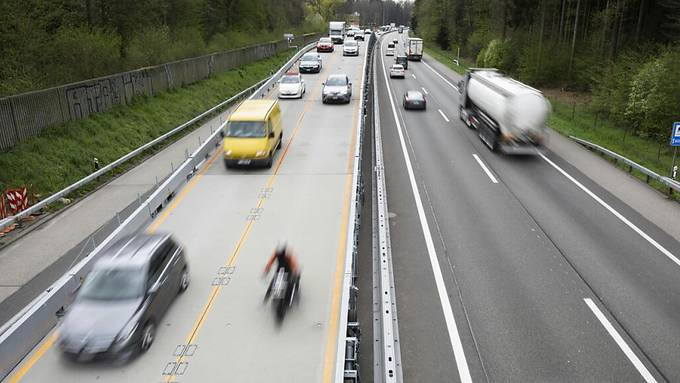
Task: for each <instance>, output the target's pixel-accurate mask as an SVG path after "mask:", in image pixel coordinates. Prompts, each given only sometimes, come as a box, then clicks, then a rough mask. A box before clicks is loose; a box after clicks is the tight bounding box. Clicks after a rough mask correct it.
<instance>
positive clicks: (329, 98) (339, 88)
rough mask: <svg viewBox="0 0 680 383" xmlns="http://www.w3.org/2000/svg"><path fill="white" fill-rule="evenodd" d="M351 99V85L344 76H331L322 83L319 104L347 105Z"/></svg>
mask: <svg viewBox="0 0 680 383" xmlns="http://www.w3.org/2000/svg"><path fill="white" fill-rule="evenodd" d="M351 99H352V83H351V82H350V81H349V77H348V76H347V75H346V74H332V75H330V76H328V79H327V80H326V82H324V83H323V90H322V93H321V102H323V103H324V104H326V103H329V102H343V103H349V102H350V100H351Z"/></svg>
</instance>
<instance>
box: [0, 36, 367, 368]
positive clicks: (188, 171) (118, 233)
mask: <svg viewBox="0 0 680 383" xmlns="http://www.w3.org/2000/svg"><path fill="white" fill-rule="evenodd" d="M313 46H314V43H311V44H308V45H307V46H305V47H304V48H302V49H301V50H299V51H298V52H297V53H296V54H295V55H294V56H293V57H292V58H291V59H290V60H289V61H288V62H287V63H286V64H284V66H283V67H281V69H280V70H279V71H278V72H276V73H275V74H274V75H273V76H271V77H270V78H268V79H266V80H265V81H264V82H263V83H262V84H261V85H260V86H259V88H258V89H257V90H256V91H255V92H253V93H252V94H251V96H250V98H256V97H263V96H264V94H266V91H267V89H271V87H272V86H273V84H275V83H276V81H277V80H278V78H279V77H280V76H281V75H282V74H284V73H285V72H286V71H287V70H288V69H289V68H290V67H291V66H292V65H293V64H294V63H295V62H296V61H297V60H298V59H299V58H300V57H301V56H302V55H303V54H304V53H306V52H307V51H309V50H310V49H311V48H312V47H313ZM249 90H252V88H249ZM249 90H246V91H244V92H247V91H249ZM239 95H241V96H242V95H243V92H242V93H240V94H239ZM239 95H237V96H235V97H234V98H232V99H230V100H232V101H233V99H236V97H238V96H239ZM227 102H229V100H227V101H225V102H224V103H222V104H225V103H227ZM206 113H207V112H206ZM197 118H198V116H197V117H196V118H194V119H192V121H194V120H196V119H197ZM187 123H188V122H187ZM183 125H184V124H183ZM178 128H179V127H178ZM178 128H176V129H178ZM223 129H224V124H222V125H221V126H220V128H219V129H218V130H216V131H215V132H213V134H211V135H210V137H209V138H208V139H207V140H206V141H205V142H203V143H202V144H201V146H200V147H199V148H198V149H197V150H196V151H194V152H193V153H192V154H191V155H189V156H188V158H187V159H186V160H185V161H184V162H183V163H182V164H181V165H180V166H178V167H177V169H176V170H175V171H174V172H173V173H172V174H171V175H170V176H169V177H168V178H167V179H166V180H165V181H164V182H163V183H162V184H161V185H160V186H159V187H158V188H157V189H156V190H155V191H154V192H153V193H152V194H151V195H150V196H149V197H148V198H147V199H146V200H145V201H144V202H143V203H142V204H141V205H140V206H139V207H138V208H137V209H136V210H135V211H134V212H133V213H132V214H131V215H130V216H129V217H128V218H127V219H125V220H124V221H123V222H122V223H121V225H120V226H118V227H117V228H116V229H115V230H114V231H113V232H112V233H111V234H110V235H109V236H108V237H107V238H106V239H105V240H104V241H103V242H102V243H101V244H99V245H98V246H97V247H96V248H95V249H94V250H93V251H92V252H90V253H89V254H88V256H87V257H85V258H84V259H83V260H81V261H80V262H78V263H77V264H76V265H75V266H74V267H73V268H71V270H69V271H68V272H67V273H66V274H64V275H63V276H62V277H61V278H59V279H58V280H57V281H56V282H55V283H53V284H52V285H51V286H50V287H49V288H48V289H46V290H45V291H44V292H43V293H42V294H41V295H39V296H38V297H37V298H35V299H34V300H33V301H32V302H31V303H30V304H28V305H27V306H26V307H25V308H24V309H22V310H21V311H20V312H19V313H18V314H17V315H15V316H14V317H13V318H12V319H11V320H10V321H8V322H7V323H6V324H5V325H4V326H3V327H2V328H0V380H1V379H4V378H5V377H6V376H7V375H9V373H10V372H11V371H12V370H13V369H14V368H15V366H16V365H17V364H19V362H21V360H22V359H23V358H24V357H25V356H26V355H28V353H29V352H31V350H32V349H33V348H34V347H35V346H36V345H37V344H38V343H39V342H40V341H41V340H42V339H43V338H44V337H45V336H46V335H47V334H49V332H50V331H51V330H52V329H53V328H54V326H55V325H56V324H57V321H58V318H59V316H60V314H61V313H63V312H64V310H65V309H66V308H67V307H68V305H69V304H70V303H71V302H72V300H73V298H74V295H75V292H76V291H77V290H78V288H79V287H80V284H81V283H82V281H83V280H84V278H85V276H86V275H87V273H88V272H89V271H90V270H91V268H92V266H93V264H94V261H96V260H97V259H98V258H99V256H100V255H101V254H102V252H103V251H104V250H105V249H106V248H107V247H108V246H110V245H111V244H113V243H114V242H115V241H117V240H118V239H120V238H121V237H124V236H126V235H130V234H133V233H136V232H139V231H140V230H142V229H143V228H144V227H145V226H146V225H148V224H149V223H150V222H151V220H153V218H154V217H155V216H156V215H157V214H158V213H159V212H161V211H162V210H163V208H164V207H165V206H167V205H168V204H169V202H170V201H171V200H172V198H173V197H174V196H175V194H176V193H177V191H178V190H179V189H180V188H181V187H183V186H184V185H185V184H186V183H187V181H188V180H190V179H191V177H192V176H193V175H194V174H196V172H197V171H198V170H199V169H200V168H201V166H202V165H204V163H205V161H206V159H207V158H208V157H209V156H210V154H211V153H212V152H213V150H215V149H216V148H217V147H218V146H219V144H220V143H221V142H222V136H223ZM167 134H170V132H169V133H167ZM159 138H160V137H159ZM157 140H158V139H157ZM157 140H154V141H152V142H155V141H157ZM150 144H151V143H149V144H147V145H149V146H152V145H150ZM147 145H145V146H143V147H141V148H139V149H137V150H143V149H142V148H147V147H148V146H147ZM135 152H137V151H135ZM129 155H130V154H128V156H129ZM128 156H125V157H123V158H128ZM110 165H113V164H110ZM116 166H117V165H116ZM104 169H105V168H102V169H101V170H104ZM108 170H110V168H109V169H108ZM108 170H107V171H108ZM94 174H98V173H93V175H92V176H90V177H93V176H94ZM355 174H356V173H355ZM99 175H100V174H99ZM88 178H89V177H88ZM79 182H83V180H81V181H79ZM74 185H75V184H74ZM74 185H71V186H70V187H69V188H71V187H73V186H74ZM71 190H72V189H71ZM352 243H353V242H352ZM343 355H344V353H343Z"/></svg>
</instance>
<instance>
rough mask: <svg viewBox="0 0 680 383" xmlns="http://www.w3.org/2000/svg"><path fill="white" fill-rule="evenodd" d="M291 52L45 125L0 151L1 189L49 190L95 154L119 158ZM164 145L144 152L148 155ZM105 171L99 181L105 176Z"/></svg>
mask: <svg viewBox="0 0 680 383" xmlns="http://www.w3.org/2000/svg"><path fill="white" fill-rule="evenodd" d="M290 53H291V52H290V51H288V52H283V53H280V54H279V55H277V56H274V57H271V58H269V59H265V60H261V61H258V62H255V63H252V64H248V65H245V66H243V67H241V68H237V69H233V70H230V71H227V72H225V73H223V74H221V75H218V76H215V77H212V78H210V79H207V80H203V81H200V82H197V83H195V84H192V85H190V86H187V87H184V88H180V89H176V90H173V91H169V92H165V93H162V94H160V95H157V96H156V97H153V98H138V99H137V100H136V101H135V102H134V103H133V104H132V105H131V106H119V107H116V108H114V109H112V110H110V111H109V112H106V113H100V114H95V115H93V116H92V117H90V118H88V119H85V120H80V121H76V122H72V123H68V124H66V125H63V126H60V127H55V128H49V129H46V130H45V131H43V133H41V134H40V135H39V136H37V137H35V138H32V139H29V140H27V141H25V142H22V143H20V144H19V145H17V146H15V147H14V148H12V149H10V150H9V151H7V152H2V153H0V169H3V171H2V172H0V190H4V189H5V188H8V187H17V186H24V185H31V186H32V188H33V190H34V192H35V193H36V194H39V195H43V196H45V195H49V194H51V193H54V192H55V191H58V190H60V189H62V188H64V187H66V186H68V185H70V184H71V183H73V182H75V181H77V180H78V179H81V178H83V177H85V176H87V175H88V174H90V173H92V172H93V171H94V168H93V158H94V157H97V158H98V159H99V161H100V164H101V165H102V166H103V165H105V164H107V163H110V162H112V161H114V160H116V159H118V158H120V157H121V156H123V155H124V154H126V153H128V152H130V151H132V150H134V149H136V148H137V147H139V146H141V145H143V144H144V143H146V142H149V141H151V140H152V139H154V138H156V137H158V136H160V135H162V134H163V133H165V132H167V131H169V130H171V129H172V128H174V127H176V126H177V125H179V124H181V123H183V122H185V121H187V120H189V119H191V118H192V117H194V116H196V115H198V114H200V113H202V112H204V111H205V110H207V109H209V108H210V107H212V106H214V105H215V104H217V103H219V102H220V101H223V100H225V99H227V98H229V97H231V96H233V95H235V94H236V93H238V92H240V91H241V90H243V89H245V88H247V87H249V86H250V85H252V84H254V83H256V82H257V81H259V80H262V79H263V78H265V77H266V76H268V75H269V74H270V72H271V71H273V70H276V69H278V68H279V67H280V66H281V65H283V63H284V62H285V61H286V60H288V58H289V57H290ZM196 126H198V125H196ZM189 130H190V129H187V131H189ZM176 138H177V137H175V139H176ZM168 143H169V142H166V143H165V144H164V145H167V144H168ZM164 145H159V146H158V147H156V148H154V149H152V150H151V151H150V152H149V153H146V154H147V155H150V154H152V153H153V152H155V151H158V150H160V149H161V148H162V147H163V146H164ZM142 157H144V156H141V157H139V158H136V159H135V160H134V161H131V162H129V163H128V164H127V165H126V166H123V167H121V168H120V169H118V170H116V173H114V174H110V175H108V176H106V177H108V178H110V177H113V176H115V175H116V174H119V173H121V172H123V171H125V170H126V169H127V168H129V167H131V166H133V165H134V164H135V163H139V162H141V161H142V160H143V158H142ZM106 177H105V179H102V180H100V184H101V183H103V182H105V181H106V180H107V179H108V178H106ZM94 187H96V185H90V186H89V187H88V188H84V189H83V190H81V191H79V192H78V194H79V195H80V194H83V193H86V192H87V191H88V190H91V189H92V188H94ZM76 196H77V195H76Z"/></svg>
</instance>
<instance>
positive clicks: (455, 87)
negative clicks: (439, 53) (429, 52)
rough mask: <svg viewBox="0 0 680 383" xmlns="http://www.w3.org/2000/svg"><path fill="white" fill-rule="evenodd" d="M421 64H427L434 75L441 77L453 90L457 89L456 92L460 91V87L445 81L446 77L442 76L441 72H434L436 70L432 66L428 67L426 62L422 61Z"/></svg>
mask: <svg viewBox="0 0 680 383" xmlns="http://www.w3.org/2000/svg"><path fill="white" fill-rule="evenodd" d="M421 63H423V64H425V66H426V67H428V68H430V70H431V71H432V73H434V74H436V75H437V76H439V78H441V79H442V80H444V82H445V83H447V84H449V86H450V87H451V88H453V89H455V90H458V87H457V86H455V85H453V84H451V83H450V82H449V80H447V79H445V78H444V76H442V75H440V74H439V72H437V71H436V70H434V68H432V67H431V66H430V65H428V64H427V63H426V62H425V61H421Z"/></svg>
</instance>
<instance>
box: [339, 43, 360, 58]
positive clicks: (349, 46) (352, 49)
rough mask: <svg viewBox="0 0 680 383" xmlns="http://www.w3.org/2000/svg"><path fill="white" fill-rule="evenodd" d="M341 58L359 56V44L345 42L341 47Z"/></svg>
mask: <svg viewBox="0 0 680 383" xmlns="http://www.w3.org/2000/svg"><path fill="white" fill-rule="evenodd" d="M342 55H343V56H359V43H357V42H356V41H354V40H345V44H344V45H343V46H342Z"/></svg>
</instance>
